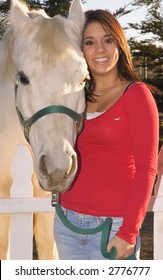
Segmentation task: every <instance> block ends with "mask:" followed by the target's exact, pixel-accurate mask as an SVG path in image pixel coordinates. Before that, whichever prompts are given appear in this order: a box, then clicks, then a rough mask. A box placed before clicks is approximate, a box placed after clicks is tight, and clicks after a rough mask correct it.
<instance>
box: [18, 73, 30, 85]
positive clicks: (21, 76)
mask: <svg viewBox="0 0 163 280" xmlns="http://www.w3.org/2000/svg"><path fill="white" fill-rule="evenodd" d="M18 77H19V80H20V82H21V84H23V85H29V79H28V77H27V76H26V75H25V74H24V73H23V72H21V71H20V72H19V73H18Z"/></svg>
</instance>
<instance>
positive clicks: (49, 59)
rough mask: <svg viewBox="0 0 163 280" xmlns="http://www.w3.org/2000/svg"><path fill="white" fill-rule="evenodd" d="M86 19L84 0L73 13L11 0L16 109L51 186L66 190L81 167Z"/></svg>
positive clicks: (43, 182)
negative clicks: (79, 134) (56, 12)
mask: <svg viewBox="0 0 163 280" xmlns="http://www.w3.org/2000/svg"><path fill="white" fill-rule="evenodd" d="M84 20H85V17H84V12H83V9H82V6H81V3H80V1H79V0H74V1H73V3H72V4H71V7H70V11H69V15H68V17H67V18H64V17H62V16H60V15H57V16H54V17H52V18H50V17H49V16H47V14H46V13H45V12H44V11H42V10H39V11H30V10H29V9H28V8H27V6H26V5H24V4H22V3H20V2H19V1H18V0H12V3H11V13H10V28H11V29H12V30H13V40H12V59H13V64H14V67H15V81H16V83H15V84H16V85H15V88H16V97H15V102H16V109H17V112H18V114H19V118H20V121H21V124H22V126H23V127H24V130H25V136H26V138H27V140H28V141H29V143H30V145H31V148H32V151H33V158H34V171H35V173H36V175H37V178H38V181H39V183H40V186H41V187H42V188H43V189H44V190H46V191H52V192H57V191H59V192H63V191H66V190H67V189H68V188H69V186H70V185H71V183H72V181H73V179H74V177H75V174H76V171H77V156H76V152H75V151H74V145H75V140H76V135H77V126H79V125H80V121H81V118H82V113H83V112H84V110H85V95H84V84H85V78H86V76H87V75H88V71H87V65H86V62H85V60H84V57H83V53H82V51H81V34H82V29H83V25H84Z"/></svg>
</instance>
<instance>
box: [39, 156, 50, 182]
mask: <svg viewBox="0 0 163 280" xmlns="http://www.w3.org/2000/svg"><path fill="white" fill-rule="evenodd" d="M45 158H46V156H45V155H42V156H41V157H40V161H39V170H40V172H41V174H42V175H44V176H45V177H47V176H48V171H47V168H46V164H45Z"/></svg>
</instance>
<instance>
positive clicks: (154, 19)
mask: <svg viewBox="0 0 163 280" xmlns="http://www.w3.org/2000/svg"><path fill="white" fill-rule="evenodd" d="M132 5H133V6H138V7H142V6H144V5H145V6H146V7H147V16H146V18H145V20H143V21H141V23H135V24H133V23H129V26H130V27H131V28H134V29H136V30H139V31H140V33H141V34H149V33H151V34H152V35H153V39H154V40H157V41H160V42H163V32H162V30H163V13H162V10H163V1H162V0H134V1H133V2H132Z"/></svg>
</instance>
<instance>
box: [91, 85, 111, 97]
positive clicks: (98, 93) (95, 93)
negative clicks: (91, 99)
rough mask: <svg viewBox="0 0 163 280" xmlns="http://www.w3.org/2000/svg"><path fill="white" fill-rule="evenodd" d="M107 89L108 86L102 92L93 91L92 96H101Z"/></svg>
mask: <svg viewBox="0 0 163 280" xmlns="http://www.w3.org/2000/svg"><path fill="white" fill-rule="evenodd" d="M109 88H110V86H108V87H106V88H104V89H102V90H94V92H93V94H94V95H96V96H101V95H103V93H104V92H105V91H106V90H107V89H109Z"/></svg>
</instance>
